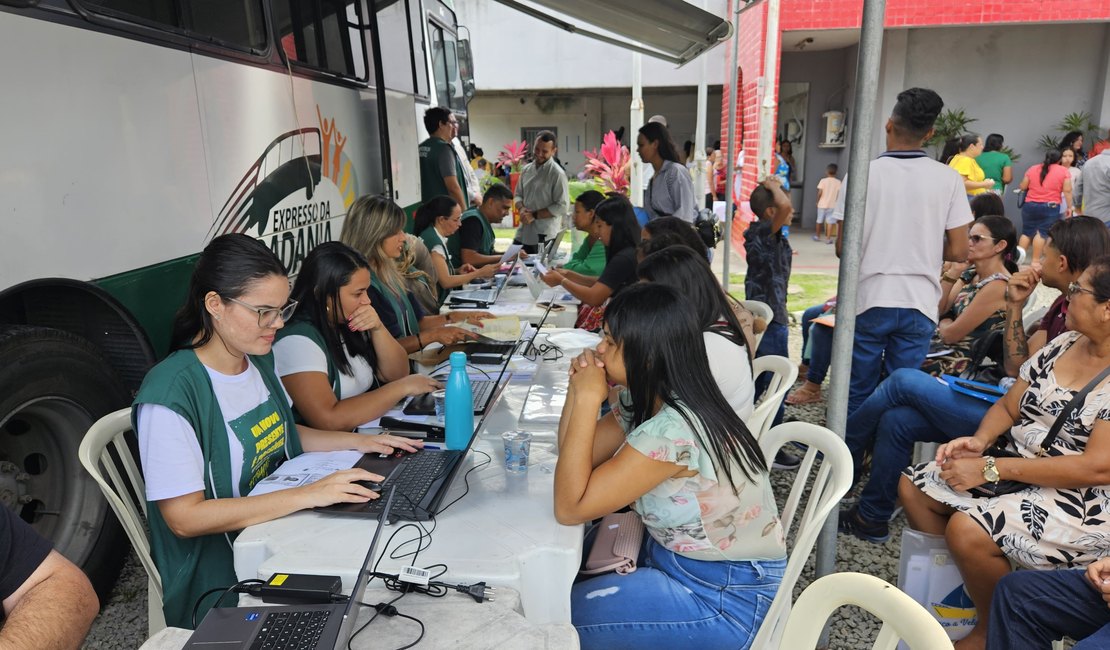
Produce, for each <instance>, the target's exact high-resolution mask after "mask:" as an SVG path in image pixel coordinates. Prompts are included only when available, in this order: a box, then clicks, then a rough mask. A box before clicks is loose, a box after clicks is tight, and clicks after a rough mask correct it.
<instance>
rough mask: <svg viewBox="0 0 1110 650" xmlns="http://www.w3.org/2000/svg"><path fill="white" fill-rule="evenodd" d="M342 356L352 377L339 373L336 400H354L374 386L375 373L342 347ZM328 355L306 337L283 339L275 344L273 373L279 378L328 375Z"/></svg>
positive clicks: (368, 363) (295, 336) (287, 337)
mask: <svg viewBox="0 0 1110 650" xmlns="http://www.w3.org/2000/svg"><path fill="white" fill-rule="evenodd" d="M343 354H344V356H346V357H347V362H348V363H349V364H351V372H352V373H353V374H350V375H348V374H345V373H343V372H340V373H339V399H347V398H348V397H355V396H356V395H361V394H363V393H365V392H366V391H368V390H370V387H371V386H373V385H374V369H373V368H372V367H371V366H370V362H369V361H367V360H366V359H364V358H362V357H352V356H351V355H350V354H348V353H347V347H346V346H343ZM327 355H328V353H327V352H326V351H324V350H323V349H321V348H320V346H319V345H316V343H314V342H313V341H312V339H310V338H308V337H307V336H299V335H294V336H286V337H284V338H282V339H279V340H278V341H277V342H276V343H274V370H275V371H276V372H277V376H278V377H284V376H286V375H295V374H297V373H298V372H319V373H322V374H323V375H324V376H325V377H326V376H327V374H328V356H327Z"/></svg>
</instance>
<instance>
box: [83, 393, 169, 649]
mask: <svg viewBox="0 0 1110 650" xmlns="http://www.w3.org/2000/svg"><path fill="white" fill-rule="evenodd" d="M130 430H131V409H129V408H125V409H120V410H118V411H115V412H114V413H109V414H108V415H105V416H104V417H102V418H100V419H99V420H97V421H96V422H95V423H94V424H93V425H92V427H91V428H90V429H89V431H88V433H86V434H85V437H84V439H83V440H81V446H80V447H79V448H78V450H77V456H78V458H80V460H81V464H82V465H83V466H84V467H85V470H86V471H87V472H88V473H89V474H91V475H92V477H93V479H94V480H95V481H96V483H97V485H99V486H100V491H101V492H103V493H104V498H105V499H107V501H108V505H110V506H112V511H113V512H115V513H116V517H117V518H119V521H120V523H121V524H123V529H124V531H126V532H127V537H128V539H130V540H131V545H132V546H133V547H134V548H135V553H137V554H138V556H139V561H140V562H142V564H143V568H144V569H146V574H147V577H148V582H147V586H148V589H147V609H148V612H149V615H150V618H149V620H148V625H147V630H148V634H149V636H154V635H155V634H157V633H158V631H160V630H161V629H162V628H164V627H166V619H165V616H164V615H163V614H162V577H161V576H160V575H159V574H158V568H157V567H155V566H154V559H153V558H152V557H151V556H150V540H149V539H147V536H146V528H145V527H144V525H143V521H144V520H145V519H146V516H147V512H146V483H145V482H144V481H143V475H142V472H140V471H139V466H138V463H136V462H135V457H134V455H133V454H132V453H131V448H130V447H129V446H128V444H127V437H126V436H125V435H124V434H126V433H127V432H128V431H130ZM121 470H122V472H121ZM140 513H141V514H140Z"/></svg>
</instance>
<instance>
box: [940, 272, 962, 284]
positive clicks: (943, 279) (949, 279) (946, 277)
mask: <svg viewBox="0 0 1110 650" xmlns="http://www.w3.org/2000/svg"><path fill="white" fill-rule="evenodd" d="M958 280H959V278H954V277H952V276H950V275H948V274H947V273H942V274H941V276H940V281H941V282H951V283H952V284H955V283H956V282H957V281H958Z"/></svg>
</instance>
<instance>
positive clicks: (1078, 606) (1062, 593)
mask: <svg viewBox="0 0 1110 650" xmlns="http://www.w3.org/2000/svg"><path fill="white" fill-rule="evenodd" d="M1084 572H1085V569H1058V570H1055V571H1015V572H1013V573H1010V574H1008V575H1006V576H1005V577H1003V578H1002V580H1000V581H999V582H998V586H996V587H995V588H994V599H993V600H992V601H991V617H990V625H989V627H988V628H987V650H1011V649H1012V648H1049V647H1051V646H1052V642H1053V641H1055V640H1056V639H1059V638H1061V637H1063V636H1064V635H1065V634H1066V635H1068V636H1070V637H1071V638H1073V639H1081V640H1080V641H1079V643H1077V644H1075V646H1074V650H1106V648H1110V609H1108V608H1107V607H1106V603H1105V602H1104V601H1103V600H1102V596H1101V595H1100V594H1099V593H1098V592H1097V591H1095V588H1094V587H1092V586H1091V584H1090V583H1089V582H1087V578H1086V577H1084V575H1083V574H1084Z"/></svg>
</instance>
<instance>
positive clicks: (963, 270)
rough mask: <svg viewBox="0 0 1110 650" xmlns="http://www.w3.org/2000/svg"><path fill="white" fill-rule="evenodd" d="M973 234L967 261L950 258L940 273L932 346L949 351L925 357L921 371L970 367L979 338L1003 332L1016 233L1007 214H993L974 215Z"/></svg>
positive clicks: (954, 371) (934, 372) (953, 372)
mask: <svg viewBox="0 0 1110 650" xmlns="http://www.w3.org/2000/svg"><path fill="white" fill-rule="evenodd" d="M970 232H971V234H970V235H968V238H967V239H968V248H967V263H966V264H962V263H956V262H949V263H947V265H946V266H945V269H944V272H943V273H942V274H941V278H940V282H941V291H942V292H943V295H942V296H941V299H940V306H939V308H938V310H937V312H938V313H939V314H941V318H940V322H939V323H937V331H936V334H935V335H934V336H933V344H932V347H934V348H937V347H939V348H944V349H948V350H950V352H948V353H947V354H945V355H944V356H940V357H934V358H931V359H926V361H925V363H924V365H922V370H925V371H926V372H928V373H929V374H932V375H939V374H942V373H947V374H951V375H958V374H960V373H961V372H963V371H964V370H965V369H967V368H968V366H969V365H970V364H971V362H972V360H973V354H972V348H973V347H974V346H975V344H976V342H978V341H979V339H980V338H981V337H983V336H986V335H987V334H988V333H989V332H991V331H992V330H1001V329H1002V324H1003V322H1004V321H1005V319H1006V295H1005V294H1006V280H1007V279H1008V278H1009V277H1010V274H1011V273H1014V272H1015V271H1017V264H1015V263H1014V256H1015V255H1016V254H1017V253H1016V243H1017V231H1016V230H1015V229H1014V224H1013V223H1011V222H1010V220H1009V219H1007V218H1006V217H1002V216H998V215H989V216H986V217H980V218H979V219H976V220H975V221H974V222H973V223H972V224H971V231H970Z"/></svg>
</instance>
